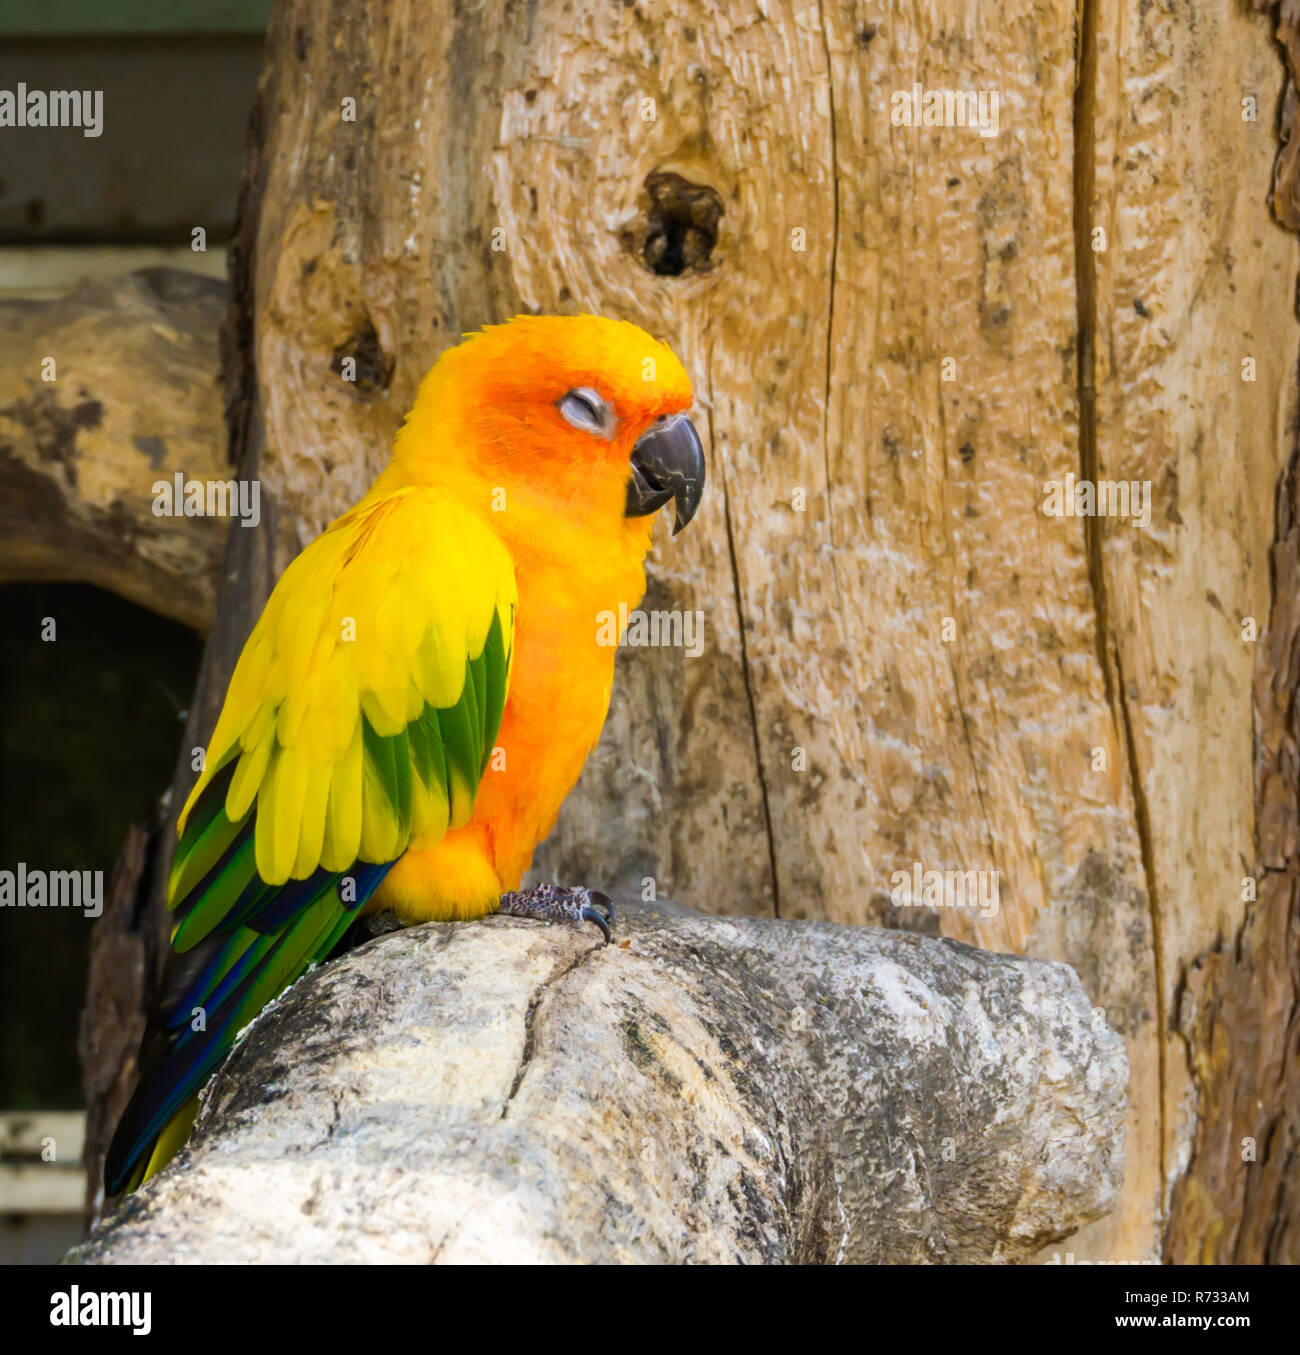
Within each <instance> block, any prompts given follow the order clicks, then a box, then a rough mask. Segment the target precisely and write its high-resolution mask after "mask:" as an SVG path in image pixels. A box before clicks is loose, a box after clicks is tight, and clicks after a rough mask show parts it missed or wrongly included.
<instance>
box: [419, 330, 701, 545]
mask: <svg viewBox="0 0 1300 1355" xmlns="http://www.w3.org/2000/svg"><path fill="white" fill-rule="evenodd" d="M690 404H691V384H690V379H689V377H688V376H687V375H686V371H685V369H684V368H683V367H682V364H681V363H680V362H679V361H678V359H677V357H676V356H675V354H674V353H673V351H672V350H671V349H670V348H669V347H668V346H667V345H666V344H664V343H661V342H660V341H659V340H657V339H653V338H651V336H650V335H649V334H647V333H646V332H645V331H644V330H642V329H639V328H638V327H637V326H636V325H633V324H629V323H628V322H626V321H623V320H608V319H603V318H601V317H599V316H594V315H578V316H552V315H524V316H517V317H516V318H515V319H513V320H511V321H509V322H507V323H506V324H503V325H492V326H488V327H487V328H485V329H484V330H483V331H482V332H481V333H478V334H473V335H470V336H469V337H468V338H466V339H465V341H464V342H462V343H461V344H459V345H457V346H456V347H455V348H451V349H449V350H448V351H447V352H445V353H444V354H443V355H442V357H441V358H439V360H438V362H437V364H436V365H435V366H434V368H433V369H432V371H430V373H429V375H428V376H427V377H425V379H424V382H423V384H422V385H421V387H420V392H419V395H418V397H417V399H416V402H415V404H414V406H413V407H412V409H411V413H410V415H409V416H408V418H407V422H406V425H405V426H404V427H403V429H402V432H401V433H400V434H399V435H398V439H397V443H396V445H395V447H394V453H393V463H394V468H395V469H396V470H398V471H399V472H400V474H401V478H402V479H404V480H407V481H411V482H416V483H448V484H453V485H455V486H456V488H457V489H458V491H459V492H461V493H464V492H466V491H467V490H469V491H470V492H477V493H479V494H486V495H488V496H489V497H490V498H491V499H492V504H491V506H492V507H493V508H495V509H497V510H498V511H501V512H502V513H503V518H502V519H501V525H502V528H503V531H505V532H506V534H507V535H513V534H515V533H518V532H526V533H527V534H528V535H529V536H530V537H532V536H534V535H536V534H538V533H540V532H557V531H563V530H564V529H565V528H566V527H567V528H569V529H572V530H573V531H580V532H581V533H583V534H584V536H585V539H586V540H587V541H588V543H589V545H590V548H591V549H593V550H598V549H600V548H602V547H603V546H605V545H607V544H609V543H610V542H611V541H612V540H617V541H619V542H622V543H623V544H625V545H627V546H628V547H629V548H631V549H635V550H638V551H639V553H640V554H644V552H645V549H646V548H647V547H648V545H649V541H650V518H651V515H653V514H654V513H655V512H656V511H657V510H658V509H659V508H661V507H663V506H664V505H665V504H667V503H670V502H671V503H673V504H674V507H675V512H676V519H675V524H674V532H677V531H680V530H681V529H682V528H683V527H684V526H685V525H686V524H687V523H688V522H689V521H690V520H691V518H692V517H693V516H694V515H695V511H696V509H697V508H698V507H699V505H700V499H701V497H702V495H703V493H704V479H705V467H704V449H703V447H702V445H701V443H700V438H699V435H698V434H697V433H696V431H695V427H694V425H693V424H692V423H691V421H690V419H689V418H688V417H687V415H686V410H687V409H688V408H689V406H690Z"/></svg>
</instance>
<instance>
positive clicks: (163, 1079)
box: [105, 489, 516, 1194]
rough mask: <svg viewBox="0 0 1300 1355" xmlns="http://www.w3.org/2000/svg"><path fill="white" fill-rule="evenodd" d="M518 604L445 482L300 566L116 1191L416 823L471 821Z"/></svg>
mask: <svg viewBox="0 0 1300 1355" xmlns="http://www.w3.org/2000/svg"><path fill="white" fill-rule="evenodd" d="M515 605H516V593H515V582H514V571H513V565H512V563H511V561H510V558H509V555H508V553H507V552H506V550H505V548H504V547H503V546H502V545H501V543H500V542H499V540H498V539H497V538H496V536H495V535H494V534H493V533H491V532H490V530H489V529H488V528H487V526H486V525H485V524H484V523H483V522H482V521H481V520H480V519H478V518H476V517H474V516H473V515H472V514H470V513H469V512H468V511H467V510H465V509H464V508H462V507H460V506H459V505H457V504H456V503H455V502H454V501H451V500H449V499H446V498H444V497H441V496H438V495H436V494H435V493H434V492H433V491H430V490H421V489H411V490H404V491H402V492H400V493H398V494H395V495H392V496H390V497H388V498H384V499H381V500H378V501H377V502H373V503H366V502H363V503H362V504H361V505H360V506H359V507H358V508H356V509H354V510H353V511H352V512H351V513H349V514H347V515H346V516H345V517H343V518H340V519H339V521H338V522H336V523H334V524H333V526H331V527H330V528H329V529H328V530H327V531H326V532H325V533H324V534H323V535H322V536H321V537H319V538H318V539H317V540H316V541H315V542H313V543H312V545H311V546H309V547H308V548H307V549H306V550H305V551H304V552H303V553H302V554H301V555H299V556H298V558H297V559H296V560H294V562H293V563H292V564H291V565H290V566H289V568H288V569H287V570H286V571H285V573H284V575H283V577H282V578H281V580H280V582H279V583H278V584H277V586H276V588H275V591H274V592H273V593H272V595H271V598H270V600H269V601H268V603H267V605H266V609H265V611H264V612H263V614H262V617H261V619H260V620H259V621H258V623H257V625H256V627H255V628H254V630H253V633H252V635H251V636H250V637H249V640H248V643H247V644H246V645H245V647H244V651H243V653H242V654H241V656H240V659H239V662H238V664H237V665H236V668H235V673H234V676H233V677H232V679H231V682H230V687H229V689H228V691H227V693H226V701H225V704H224V706H223V708H222V711H221V716H220V718H219V719H218V722H217V727H216V730H215V732H214V734H213V737H212V741H211V743H210V745H209V748H208V755H207V759H206V764H205V767H204V770H203V772H202V774H201V775H200V777H199V780H198V782H197V784H196V785H195V787H194V790H193V791H192V792H191V794H190V797H189V800H188V801H187V803H186V805H185V808H184V810H183V811H182V814H181V818H180V825H179V827H180V841H179V843H178V845H177V849H176V854H175V858H174V860H173V863H172V869H171V874H170V876H169V879H168V889H167V901H168V907H169V909H171V910H172V912H173V914H174V923H173V930H172V951H173V953H172V955H171V957H170V960H169V964H168V968H167V972H166V975H165V980H164V991H163V994H162V999H161V1002H160V1006H159V1012H158V1015H157V1019H156V1022H155V1030H154V1033H153V1038H152V1041H151V1042H150V1043H149V1045H148V1047H147V1050H146V1052H145V1055H144V1057H143V1058H142V1069H141V1079H140V1085H139V1087H138V1088H137V1091H136V1094H135V1097H134V1098H133V1100H132V1103H131V1105H130V1106H129V1107H128V1109H127V1112H126V1114H125V1115H124V1116H123V1119H122V1122H121V1124H120V1125H119V1127H118V1131H117V1135H116V1136H115V1138H114V1141H113V1145H112V1148H111V1150H110V1154H109V1159H108V1164H107V1166H106V1169H105V1181H106V1186H107V1188H108V1190H109V1193H110V1194H111V1193H115V1192H116V1191H117V1190H120V1189H122V1188H124V1187H133V1186H134V1185H135V1184H137V1183H138V1181H139V1180H140V1179H141V1177H142V1176H147V1175H149V1174H152V1172H153V1171H154V1170H157V1169H158V1168H159V1167H160V1166H161V1165H162V1163H163V1162H165V1161H166V1159H167V1158H168V1157H170V1155H171V1154H172V1153H173V1152H175V1151H176V1149H177V1148H179V1146H180V1144H181V1143H183V1141H184V1136H185V1132H187V1128H188V1124H189V1122H190V1121H192V1119H193V1114H194V1110H195V1107H196V1104H197V1103H196V1101H195V1096H196V1094H197V1092H198V1090H199V1088H200V1087H202V1085H203V1083H204V1082H205V1081H206V1080H207V1078H208V1077H209V1076H211V1073H212V1072H213V1070H214V1069H215V1068H216V1066H217V1064H218V1063H219V1062H220V1060H221V1059H222V1058H223V1057H224V1055H225V1053H226V1052H227V1051H228V1050H229V1048H230V1046H231V1044H233V1042H234V1040H235V1037H236V1036H237V1034H238V1032H239V1031H240V1030H241V1029H242V1028H243V1026H245V1025H247V1024H248V1022H249V1021H251V1020H252V1019H253V1018H254V1017H255V1016H256V1015H257V1013H258V1012H259V1011H260V1010H261V1009H262V1007H263V1006H265V1004H266V1003H267V1002H269V1001H270V1000H271V999H272V998H274V997H276V996H277V995H278V994H279V993H280V992H282V991H283V990H284V988H285V987H287V986H288V985H289V984H290V983H292V982H294V980H295V979H297V978H298V977H299V976H300V975H301V974H303V973H304V972H305V971H306V970H307V969H308V968H309V967H310V966H311V965H312V964H313V963H316V962H319V961H320V960H322V959H324V958H325V957H326V956H327V955H328V954H329V952H330V951H331V950H332V949H333V947H334V946H335V945H336V944H337V942H338V941H339V939H340V938H341V937H342V935H343V933H344V932H345V931H346V930H347V928H348V926H350V925H351V923H352V922H353V921H354V919H355V917H356V915H357V913H358V911H359V910H360V908H361V907H362V906H363V904H364V903H365V901H366V900H367V899H368V898H369V897H370V895H371V894H372V893H373V892H374V890H375V889H376V888H377V887H378V886H379V884H380V883H381V882H382V880H383V877H384V875H385V873H386V872H387V870H388V869H389V867H390V866H391V864H392V863H393V862H394V861H395V860H396V859H397V858H398V857H400V856H401V854H402V853H403V852H404V851H405V850H406V847H407V844H408V843H409V842H410V841H411V839H412V838H413V837H414V836H417V835H418V836H419V837H421V838H423V839H426V840H436V839H437V837H438V836H439V835H440V834H442V833H443V832H445V831H446V830H447V829H448V828H449V827H459V826H461V825H463V824H464V823H465V822H467V820H468V819H469V817H470V814H471V813H472V811H473V806H474V798H475V795H476V793H477V790H478V785H479V780H480V777H481V776H482V774H483V771H484V769H485V768H486V765H487V761H488V758H489V757H490V756H491V751H492V748H493V745H494V743H495V740H496V736H497V732H498V729H499V727H500V723H501V717H502V712H503V710H504V707H505V699H506V690H507V684H508V681H509V671H510V658H511V652H512V649H513V638H514V613H515ZM159 1159H161V1161H160V1160H159Z"/></svg>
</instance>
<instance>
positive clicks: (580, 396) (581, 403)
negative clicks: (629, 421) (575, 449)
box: [556, 386, 615, 439]
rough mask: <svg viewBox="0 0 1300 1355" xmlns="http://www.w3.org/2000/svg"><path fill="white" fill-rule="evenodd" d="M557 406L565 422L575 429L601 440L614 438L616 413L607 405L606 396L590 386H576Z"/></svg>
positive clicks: (558, 401)
mask: <svg viewBox="0 0 1300 1355" xmlns="http://www.w3.org/2000/svg"><path fill="white" fill-rule="evenodd" d="M556 405H557V406H558V408H559V411H560V413H561V414H562V415H563V416H564V421H565V422H566V423H568V424H571V425H572V426H573V427H574V428H577V429H580V430H581V431H582V432H584V433H594V434H595V436H596V437H600V438H606V439H610V438H612V437H613V436H614V423H615V420H614V411H613V410H612V409H610V407H609V406H608V405H607V404H606V403H605V399H604V396H602V395H601V393H600V392H599V391H595V390H592V388H591V387H590V386H575V387H574V388H573V390H571V391H570V392H569V393H568V394H567V395H565V396H563V397H562V398H561V399H559V400H557V401H556Z"/></svg>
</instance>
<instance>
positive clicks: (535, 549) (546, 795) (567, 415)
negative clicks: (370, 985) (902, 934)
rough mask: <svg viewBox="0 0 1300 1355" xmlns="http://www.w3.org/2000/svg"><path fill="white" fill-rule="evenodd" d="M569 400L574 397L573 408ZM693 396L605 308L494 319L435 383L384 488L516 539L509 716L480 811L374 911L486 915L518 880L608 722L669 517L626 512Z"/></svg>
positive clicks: (416, 856) (408, 867) (656, 351)
mask: <svg viewBox="0 0 1300 1355" xmlns="http://www.w3.org/2000/svg"><path fill="white" fill-rule="evenodd" d="M489 348H490V350H491V351H489ZM489 359H490V360H489ZM571 392H578V393H580V394H579V396H578V404H576V405H566V404H565V401H566V397H568V396H569V394H570V393H571ZM582 392H585V393H586V394H585V395H582V394H581V393H582ZM690 402H691V391H690V383H689V380H688V378H687V376H686V373H685V371H684V370H683V368H682V366H681V364H680V363H679V362H678V360H677V358H676V357H675V356H674V355H673V354H672V352H671V350H670V349H668V348H667V347H666V346H665V345H663V344H661V343H658V342H656V341H655V340H653V339H651V338H650V337H649V336H648V335H646V334H645V333H644V332H643V331H642V330H640V329H638V328H637V327H635V326H633V325H629V324H625V323H623V322H620V321H611V320H603V319H597V318H595V317H591V316H583V317H577V318H572V319H563V320H559V319H554V318H549V317H547V318H543V317H537V318H528V317H524V318H520V319H516V320H514V321H512V322H511V323H510V324H509V325H504V326H497V327H494V328H491V329H488V330H487V331H485V333H484V334H482V335H477V336H474V337H473V338H471V339H469V340H468V341H467V342H466V343H464V344H462V345H460V347H458V348H455V349H452V350H450V351H449V352H448V353H447V354H445V355H444V357H443V358H442V359H441V360H440V361H439V363H438V365H437V366H436V367H435V368H434V369H433V371H432V372H431V373H430V374H429V375H428V376H427V377H426V378H425V381H424V383H423V385H422V386H421V389H420V394H419V397H418V398H417V400H416V403H415V405H414V407H413V409H412V411H411V414H410V416H409V418H408V420H407V423H406V426H405V427H404V428H403V430H402V432H401V434H400V435H399V437H398V440H397V443H396V446H395V448H394V454H393V459H392V463H391V464H390V466H389V468H388V469H387V470H386V471H385V472H384V474H383V475H381V476H380V478H379V480H378V481H376V483H375V486H374V488H373V489H372V491H371V497H373V496H382V495H384V494H388V493H391V492H393V491H394V490H395V489H398V488H401V487H405V486H408V485H413V484H417V485H418V484H428V485H431V486H437V487H438V488H440V489H443V490H450V491H451V492H452V493H454V494H455V495H456V497H457V499H458V500H460V501H461V502H462V503H463V504H464V505H465V506H466V507H467V508H470V509H472V510H473V511H474V512H476V513H477V514H480V515H481V517H482V520H483V522H484V524H485V525H486V526H487V527H488V528H489V529H490V530H492V531H494V532H495V533H496V534H497V535H498V536H499V538H500V540H501V541H502V542H503V543H504V545H505V546H506V549H507V550H508V552H509V554H510V556H511V558H512V559H513V561H514V565H515V579H516V584H517V587H518V594H519V603H518V612H517V615H516V617H515V635H514V648H513V654H512V657H511V665H510V677H509V686H508V689H507V695H506V705H505V711H504V715H503V718H502V723H501V728H500V731H499V733H498V736H497V740H496V747H495V749H494V751H493V753H492V755H491V758H490V760H489V761H488V764H487V766H486V767H485V769H484V773H483V778H482V780H481V782H480V784H479V789H478V794H477V798H476V800H475V804H474V810H473V814H472V816H471V817H470V820H469V822H468V823H467V824H466V825H465V826H464V827H462V828H456V829H452V830H451V831H449V832H447V833H446V835H445V836H441V837H440V838H438V839H437V840H434V841H421V840H418V839H414V838H413V839H412V841H411V844H410V847H409V849H408V850H407V851H406V853H405V855H404V856H403V857H402V858H401V859H400V860H399V861H398V862H397V864H396V865H395V866H394V867H393V869H392V870H391V871H390V872H389V874H388V876H387V878H386V879H385V881H384V883H383V885H382V886H381V887H380V889H379V891H378V893H377V894H376V896H375V898H374V900H373V901H372V903H371V908H372V909H373V910H389V911H393V912H396V913H397V914H399V915H400V916H402V917H404V918H406V919H409V920H444V919H453V918H473V917H480V916H483V915H484V914H486V913H490V912H493V911H494V910H495V909H496V907H497V902H498V899H499V897H500V895H501V894H502V892H504V891H506V890H513V889H516V888H517V887H518V886H519V882H520V877H521V876H522V874H523V872H524V871H525V870H527V868H528V866H529V864H530V862H531V860H532V856H533V851H534V849H535V848H536V846H537V845H538V843H539V842H540V841H541V840H542V839H543V838H544V837H545V836H546V835H547V833H549V832H550V830H551V828H552V826H553V825H554V823H555V819H556V816H557V815H558V813H559V811H560V806H561V804H562V802H563V800H564V798H565V796H566V795H567V794H568V793H569V791H570V790H571V789H572V787H573V785H574V783H575V782H576V780H577V778H578V774H579V773H580V772H581V770H582V766H583V763H584V762H585V761H586V758H587V755H588V753H589V752H590V751H591V749H592V748H593V747H594V746H595V744H596V742H597V740H598V739H599V737H600V731H601V727H602V726H603V724H604V721H605V715H606V712H607V710H608V707H609V697H610V690H611V686H612V683H613V678H614V660H615V655H616V652H617V650H616V648H615V647H614V646H613V645H610V644H609V643H608V629H609V628H608V625H607V624H605V625H602V613H612V614H613V615H615V616H617V615H618V614H619V606H620V604H624V605H626V606H627V607H628V608H629V609H630V608H633V607H635V606H636V605H637V603H638V602H640V600H641V598H642V596H643V594H644V592H645V572H644V559H645V555H646V552H647V550H648V549H649V546H650V541H651V523H652V520H653V519H652V516H651V515H650V514H649V513H645V514H644V515H641V516H628V515H627V514H628V511H629V507H628V505H629V488H628V486H629V479H630V478H631V477H632V475H633V466H632V458H633V452H634V448H635V446H636V445H637V443H638V439H640V438H641V437H642V435H643V434H645V433H646V432H647V430H648V429H650V428H651V426H652V425H655V424H656V423H657V422H658V423H660V424H661V423H662V422H663V421H664V418H665V416H671V415H675V414H677V413H679V412H680V411H682V410H684V409H686V408H687V407H688V406H689V404H690ZM587 406H590V407H591V410H592V412H593V419H594V422H595V424H596V426H594V427H587V426H585V424H586V423H587V422H588V420H587V413H586V409H587ZM575 424H576V425H577V426H575ZM651 501H652V502H653V500H651ZM662 501H663V500H662V499H660V502H662ZM690 511H693V505H692V508H691V510H690ZM602 640H603V641H604V643H602ZM573 883H587V882H573ZM590 883H597V884H598V883H599V882H590Z"/></svg>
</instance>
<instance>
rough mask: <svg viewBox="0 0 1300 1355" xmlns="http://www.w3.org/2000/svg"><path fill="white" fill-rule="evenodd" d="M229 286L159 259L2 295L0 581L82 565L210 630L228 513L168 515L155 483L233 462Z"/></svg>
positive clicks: (77, 575) (213, 474)
mask: <svg viewBox="0 0 1300 1355" xmlns="http://www.w3.org/2000/svg"><path fill="white" fill-rule="evenodd" d="M225 298H226V289H225V286H224V284H223V283H220V282H216V281H214V280H213V279H210V278H204V277H200V276H198V275H196V274H190V273H181V272H178V271H175V270H173V269H162V268H156V269H146V270H144V271H142V272H139V273H132V274H129V275H127V276H126V277H123V278H118V279H115V280H114V281H112V282H109V283H95V284H92V285H91V286H88V287H83V288H81V289H80V290H79V291H77V292H75V293H74V294H73V295H71V296H68V297H64V298H61V299H60V300H58V301H47V302H31V301H9V302H4V303H0V582H5V581H10V580H17V579H48V580H73V579H75V580H80V581H83V582H86V583H93V584H96V585H98V586H99V587H101V588H106V589H109V590H111V591H112V592H115V593H119V594H121V595H122V596H123V597H126V598H129V599H130V600H131V601H132V602H136V603H139V604H140V605H141V606H143V607H148V608H150V609H151V610H153V611H156V612H160V613H162V614H163V615H164V616H169V617H172V618H174V619H175V620H178V621H182V622H184V623H185V624H186V625H189V626H193V627H194V628H195V629H197V630H206V629H207V627H208V625H209V623H210V622H211V619H212V609H213V605H214V601H215V598H216V591H217V578H218V574H219V571H220V564H221V555H222V551H223V549H224V544H225V538H226V529H227V525H228V524H227V520H226V519H224V518H219V517H185V516H172V517H165V516H157V515H156V514H155V513H154V501H155V495H154V490H153V486H154V485H155V484H156V483H158V482H159V481H165V482H169V483H172V482H174V477H175V475H176V474H177V473H178V472H179V473H181V474H182V475H183V476H184V477H185V479H186V481H203V482H209V481H210V482H218V481H228V480H229V479H230V478H231V476H232V474H233V472H231V471H230V469H229V466H228V463H227V459H226V431H225V420H224V417H223V413H222V396H221V389H220V385H219V374H220V359H219V355H218V333H219V331H220V326H221V323H222V319H223V316H224V314H225V304H226V303H225ZM51 376H52V377H53V379H52V380H51V379H48V378H50V377H51Z"/></svg>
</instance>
